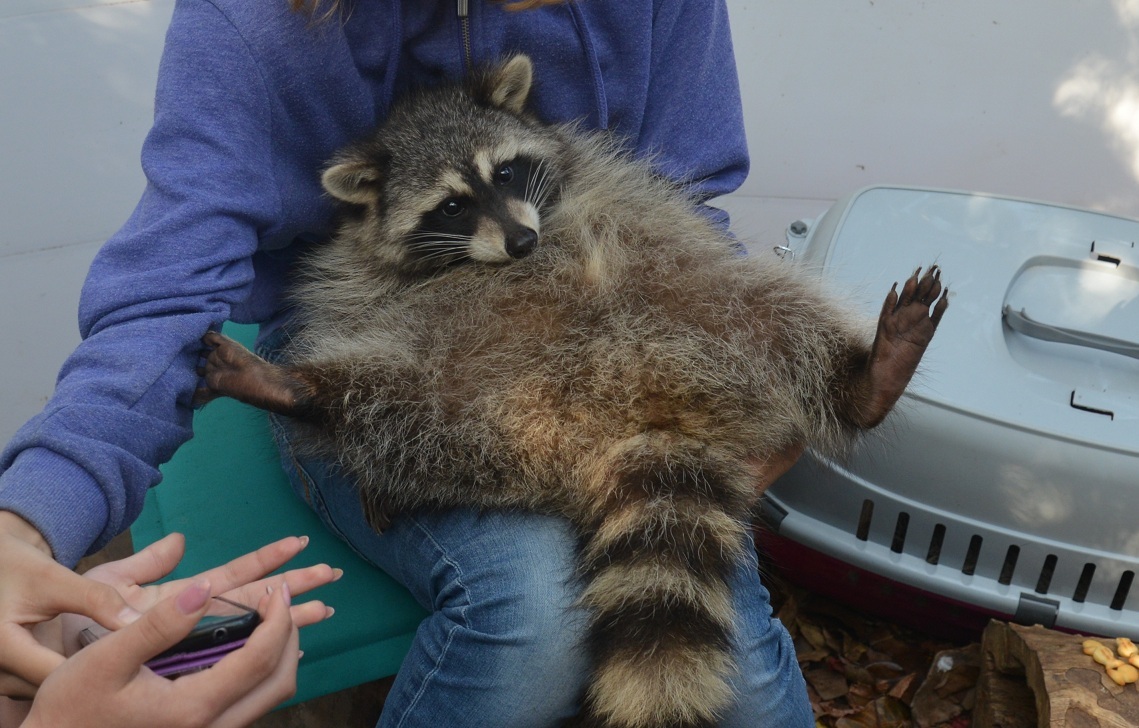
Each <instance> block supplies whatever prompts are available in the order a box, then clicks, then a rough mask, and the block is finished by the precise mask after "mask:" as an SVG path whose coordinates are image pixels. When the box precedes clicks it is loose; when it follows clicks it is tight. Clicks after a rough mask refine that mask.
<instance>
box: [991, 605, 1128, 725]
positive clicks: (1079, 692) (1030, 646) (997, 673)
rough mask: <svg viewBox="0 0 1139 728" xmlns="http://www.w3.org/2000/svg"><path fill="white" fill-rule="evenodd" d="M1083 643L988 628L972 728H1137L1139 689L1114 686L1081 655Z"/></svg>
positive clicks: (1035, 630)
mask: <svg viewBox="0 0 1139 728" xmlns="http://www.w3.org/2000/svg"><path fill="white" fill-rule="evenodd" d="M1084 639H1086V638H1085V637H1082V636H1080V635H1072V634H1067V633H1064V632H1058V631H1056V630H1052V629H1046V628H1044V627H1041V626H1035V627H1024V626H1021V625H1016V624H1009V623H1007V622H998V621H993V622H990V623H989V625H988V627H986V628H985V633H984V636H983V638H982V641H981V652H982V664H981V678H980V682H979V685H978V698H977V706H976V709H975V710H974V713H973V725H974V726H975V728H1027V727H1028V726H1033V725H1035V726H1038V728H1134V727H1135V726H1139V689H1137V688H1136V686H1135V685H1134V684H1132V685H1125V686H1122V687H1120V686H1119V685H1116V684H1115V683H1114V682H1112V680H1111V679H1110V678H1109V677H1108V676H1107V673H1106V671H1105V670H1104V669H1103V667H1102V666H1101V665H1099V664H1097V663H1096V662H1094V661H1093V660H1092V659H1091V658H1090V657H1088V656H1087V655H1085V654H1084V653H1083V647H1082V643H1083V640H1084ZM1102 641H1103V643H1104V644H1105V645H1108V646H1114V642H1113V641H1112V640H1108V639H1104V640H1102ZM1026 689H1027V690H1026ZM1033 714H1034V715H1033Z"/></svg>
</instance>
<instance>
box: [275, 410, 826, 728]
mask: <svg viewBox="0 0 1139 728" xmlns="http://www.w3.org/2000/svg"><path fill="white" fill-rule="evenodd" d="M274 429H278V428H274ZM283 447H284V448H286V449H287V447H288V445H287V443H283ZM282 462H284V463H285V467H286V470H287V471H288V474H289V479H290V481H291V482H292V483H293V487H294V489H295V490H296V491H297V493H298V495H300V496H301V497H302V498H305V501H306V502H307V503H308V504H309V506H310V507H312V508H313V509H314V510H315V511H316V513H317V514H318V515H319V516H320V518H321V519H322V520H323V521H324V523H325V525H326V526H327V527H328V528H329V529H330V530H332V531H333V532H334V533H335V534H336V535H337V536H339V537H340V538H341V539H343V540H344V541H345V542H346V543H348V545H349V546H351V547H352V548H353V549H354V550H355V551H356V552H357V553H358V554H360V555H361V556H362V557H364V558H365V559H366V560H368V561H369V562H371V563H373V564H375V565H376V566H378V567H380V568H381V569H383V570H384V571H386V572H387V573H388V574H390V575H392V576H393V577H394V578H395V579H396V580H398V581H399V582H401V583H402V584H403V585H404V586H406V587H407V588H408V590H410V591H411V593H412V594H413V595H414V596H415V598H416V599H417V600H418V601H419V603H420V604H422V605H423V606H424V607H425V608H426V609H428V610H429V611H430V612H431V614H430V616H428V617H427V618H426V619H425V620H424V621H423V622H422V624H420V626H419V630H418V632H417V633H416V637H415V641H414V643H413V644H412V647H411V651H410V653H409V654H408V655H407V657H406V658H405V659H404V662H403V665H402V666H401V667H400V670H399V674H398V675H397V676H396V679H395V684H394V685H393V687H392V689H391V692H390V693H389V694H388V698H387V701H386V703H385V705H384V711H383V715H382V716H381V718H380V722H379V726H380V728H396V727H399V728H413V727H414V728H419V727H420V726H422V727H423V728H437V726H449V727H453V728H460V727H461V726H495V728H513V727H514V726H517V727H518V728H540V727H542V726H554V725H557V724H558V722H559V721H560V720H561V719H564V718H566V717H567V716H570V715H573V714H574V713H575V712H576V710H577V707H578V703H579V699H580V697H581V694H582V691H583V687H584V684H585V680H586V678H587V675H588V664H587V660H586V656H585V653H584V650H583V649H582V639H583V636H584V630H585V628H586V623H585V619H584V618H583V614H582V613H581V611H580V610H579V609H578V608H577V607H575V606H574V601H575V600H576V598H577V596H578V593H579V587H578V585H577V584H576V582H575V580H574V577H573V573H574V558H575V554H576V550H577V549H576V540H575V537H574V533H573V530H572V528H571V527H570V525H569V523H568V522H567V521H565V520H563V519H560V518H554V517H550V516H542V515H537V514H532V513H524V512H513V511H509V512H480V511H476V510H473V509H455V510H449V511H442V512H423V513H415V514H407V515H402V516H399V517H397V518H395V519H394V520H393V522H392V524H391V526H390V527H389V528H388V530H386V531H384V533H383V534H382V535H381V534H376V533H375V532H374V531H373V530H372V529H371V527H370V526H369V525H368V524H367V522H366V521H365V519H364V515H363V510H362V509H361V507H360V501H359V497H358V496H357V494H356V490H355V488H354V486H353V485H352V483H351V482H350V481H349V480H348V479H347V478H346V477H344V476H343V475H342V474H340V473H339V472H338V471H337V470H335V469H334V468H332V467H330V466H328V465H327V464H325V463H323V462H319V461H312V460H308V461H301V460H298V459H296V458H294V457H293V456H292V454H291V453H288V452H284V453H283V458H282ZM306 481H307V482H306ZM747 553H748V557H747V559H746V560H745V561H744V562H743V563H740V564H739V565H738V567H737V568H736V570H735V573H734V574H733V575H732V578H731V584H732V592H733V595H734V600H735V608H736V613H737V615H738V624H737V632H736V634H735V635H734V639H733V648H734V653H735V658H736V662H737V664H738V666H739V671H738V673H737V674H736V675H735V677H734V680H733V685H734V687H735V692H736V701H735V703H734V704H733V706H732V707H731V709H730V710H729V711H728V713H727V714H726V715H725V716H724V717H723V720H722V721H721V723H720V725H722V726H725V727H730V728H737V727H738V728H744V727H745V726H747V727H748V728H756V727H761V728H762V727H764V726H771V727H772V728H798V727H799V726H803V727H808V726H813V725H814V718H813V717H812V713H811V707H810V704H809V703H808V701H807V693H806V686H805V683H804V681H803V676H802V674H801V672H800V671H799V666H798V664H797V663H796V661H795V651H794V647H793V646H792V644H791V638H790V636H789V635H788V634H787V630H786V629H785V628H784V627H783V625H782V624H781V623H780V622H779V620H778V619H775V618H774V617H773V616H772V614H771V605H770V602H769V596H768V593H767V590H766V589H765V588H764V587H763V585H762V584H761V583H760V579H759V570H758V565H757V563H756V555H755V551H754V549H751V548H749V549H747Z"/></svg>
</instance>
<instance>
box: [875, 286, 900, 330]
mask: <svg viewBox="0 0 1139 728" xmlns="http://www.w3.org/2000/svg"><path fill="white" fill-rule="evenodd" d="M897 305H898V283H897V282H896V281H895V282H894V285H892V286H890V292H889V293H887V294H886V300H885V301H883V302H882V312H881V313H880V314H878V320H879V321H881V320H882V319H884V318H885V317H887V316H889V315H890V314H892V313H893V312H894V309H895V308H896V307H897Z"/></svg>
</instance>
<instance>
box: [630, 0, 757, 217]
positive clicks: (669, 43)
mask: <svg viewBox="0 0 1139 728" xmlns="http://www.w3.org/2000/svg"><path fill="white" fill-rule="evenodd" d="M650 64H651V67H650V69H649V89H648V94H647V97H646V99H647V105H646V109H645V116H644V122H643V125H642V128H641V137H640V140H639V145H640V147H641V148H642V149H649V150H655V151H656V163H657V165H658V167H659V168H660V169H661V171H662V172H663V173H664V174H666V175H668V176H670V177H672V178H673V179H677V180H681V181H685V182H687V183H689V185H690V186H691V189H692V191H693V193H694V194H695V196H696V199H698V200H699V201H700V202H707V201H708V200H710V199H712V198H714V197H718V196H720V195H725V194H728V193H729V192H733V191H735V190H736V189H737V188H738V187H739V186H740V185H741V184H743V181H744V179H745V178H746V177H747V173H748V167H749V159H748V151H747V138H746V136H745V133H744V120H743V107H742V102H741V100H740V86H739V77H738V75H737V72H736V63H735V56H734V54H733V50H732V35H731V29H730V27H729V25H728V10H727V7H726V5H725V3H724V0H658V2H657V3H656V8H655V12H654V17H653V32H652V49H651V55H650ZM709 213H710V214H711V216H712V217H713V218H715V219H716V220H717V221H718V222H719V223H721V224H722V225H724V226H725V227H726V226H727V214H726V213H724V212H723V211H720V210H714V209H711V208H709Z"/></svg>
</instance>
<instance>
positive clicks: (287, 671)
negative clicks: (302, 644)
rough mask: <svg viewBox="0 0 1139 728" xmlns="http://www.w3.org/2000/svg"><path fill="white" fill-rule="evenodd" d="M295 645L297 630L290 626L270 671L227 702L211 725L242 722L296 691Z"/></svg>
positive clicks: (219, 727)
mask: <svg viewBox="0 0 1139 728" xmlns="http://www.w3.org/2000/svg"><path fill="white" fill-rule="evenodd" d="M298 647H299V641H298V636H297V630H296V629H295V628H294V629H292V630H291V631H290V633H289V636H288V639H287V641H286V643H285V647H284V649H283V650H282V652H281V655H280V658H279V659H277V661H276V665H275V667H274V668H273V672H272V674H270V676H269V677H268V678H267V679H265V680H264V681H262V682H261V683H260V684H258V685H257V687H256V688H254V689H253V690H252V691H250V692H249V693H247V694H246V695H245V696H244V697H243V698H242V699H241V700H239V701H238V702H237V703H235V704H234V705H233V706H231V707H230V708H229V709H228V710H227V711H226V712H225V713H224V714H223V715H222V716H221V718H219V719H218V721H217V722H216V723H215V724H214V728H238V727H239V726H246V725H248V724H249V723H250V722H252V721H254V720H256V719H257V718H258V717H260V716H261V715H263V714H264V713H266V712H267V711H269V710H271V709H272V708H274V707H276V706H277V705H280V704H281V703H282V702H284V701H285V700H288V699H289V698H291V697H293V695H295V694H296V691H297V663H298V661H299V659H300V652H299V650H298V649H297V648H298Z"/></svg>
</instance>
